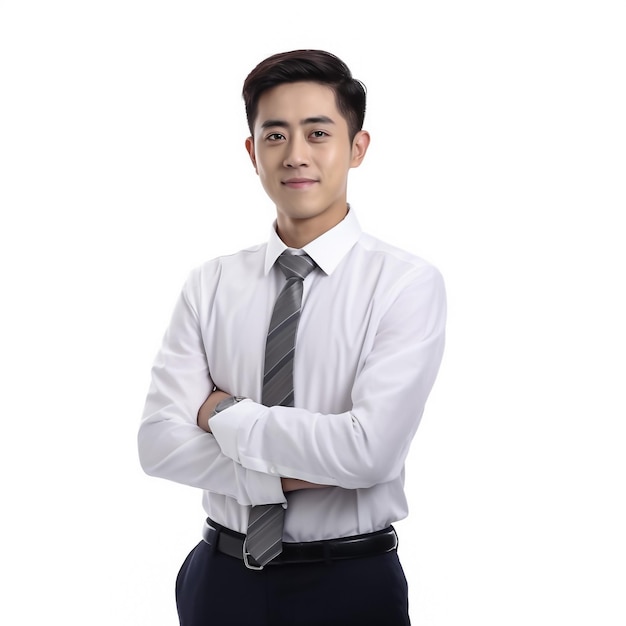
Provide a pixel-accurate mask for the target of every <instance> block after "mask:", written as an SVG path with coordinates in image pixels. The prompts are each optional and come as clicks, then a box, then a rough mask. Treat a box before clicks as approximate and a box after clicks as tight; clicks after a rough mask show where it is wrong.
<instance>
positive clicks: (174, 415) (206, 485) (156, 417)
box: [138, 273, 285, 505]
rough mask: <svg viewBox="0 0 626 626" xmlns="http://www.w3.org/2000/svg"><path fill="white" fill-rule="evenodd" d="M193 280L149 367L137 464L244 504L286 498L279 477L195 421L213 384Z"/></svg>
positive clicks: (150, 472) (157, 474)
mask: <svg viewBox="0 0 626 626" xmlns="http://www.w3.org/2000/svg"><path fill="white" fill-rule="evenodd" d="M197 281H198V276H197V275H195V274H193V273H192V275H191V276H190V278H189V280H188V281H187V283H186V284H185V287H184V288H183V291H182V293H181V295H180V298H179V299H178V302H177V304H176V307H175V309H174V312H173V315H172V319H171V322H170V325H169V327H168V329H167V332H166V334H165V337H164V339H163V343H162V346H161V349H160V351H159V353H158V355H157V357H156V359H155V362H154V365H153V368H152V379H151V384H150V389H149V391H148V396H147V399H146V404H145V408H144V413H143V417H142V420H141V424H140V427H139V433H138V447H139V459H140V462H141V466H142V468H143V469H144V471H145V472H146V473H147V474H149V475H151V476H157V477H160V478H166V479H169V480H172V481H175V482H179V483H183V484H185V485H190V486H192V487H198V488H201V489H206V490H207V491H210V492H214V493H218V494H221V495H225V496H228V497H231V498H234V499H235V500H236V501H237V502H238V503H239V504H242V505H252V504H265V503H271V502H276V503H278V502H280V503H284V502H285V496H284V494H283V491H282V487H281V482H280V477H278V476H276V475H271V474H269V473H267V472H260V471H258V470H254V469H250V468H246V467H243V466H242V465H241V464H240V463H239V462H238V461H235V460H233V459H231V458H229V457H227V456H226V455H225V454H223V452H222V450H221V449H220V446H219V445H218V444H217V441H216V440H215V437H214V436H213V435H212V434H210V433H207V432H205V431H204V430H202V429H201V428H200V427H199V426H198V425H197V421H196V420H197V414H198V409H199V408H200V406H201V405H202V403H203V402H204V401H205V400H206V398H207V397H208V395H209V393H210V392H211V391H212V389H213V381H212V379H211V376H210V371H209V365H208V363H207V358H206V353H205V350H204V346H203V342H202V336H201V331H200V324H199V320H198V315H197V309H196V307H195V306H194V300H195V299H196V294H197V292H198V288H197ZM194 284H195V285H196V288H194Z"/></svg>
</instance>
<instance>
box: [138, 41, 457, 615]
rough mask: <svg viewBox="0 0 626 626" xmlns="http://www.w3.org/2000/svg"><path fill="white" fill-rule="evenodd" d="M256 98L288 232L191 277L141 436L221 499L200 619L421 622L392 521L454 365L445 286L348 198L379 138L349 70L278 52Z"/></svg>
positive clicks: (216, 501)
mask: <svg viewBox="0 0 626 626" xmlns="http://www.w3.org/2000/svg"><path fill="white" fill-rule="evenodd" d="M243 97H244V101H245V106H246V113H247V116H248V124H249V128H250V137H249V138H248V139H247V140H246V149H247V151H248V154H249V155H250V159H251V161H252V165H253V166H254V169H255V171H256V173H257V174H258V176H259V178H260V180H261V183H262V185H263V188H264V189H265V191H266V193H267V194H268V195H269V197H270V198H271V199H272V201H273V202H274V203H275V205H276V221H275V223H274V224H273V227H272V229H271V232H270V237H269V240H268V242H267V243H265V244H263V245H258V246H255V247H251V248H248V249H246V250H242V251H241V252H239V253H236V254H233V255H231V256H225V257H221V258H217V259H213V260H211V261H209V262H207V263H205V264H204V265H202V266H201V267H199V268H197V269H196V270H194V271H193V272H192V273H191V274H190V276H189V279H188V281H187V283H186V284H185V286H184V289H183V292H182V295H181V297H180V299H179V302H178V304H177V306H176V308H175V311H174V314H173V318H172V321H171V325H170V327H169V329H168V331H167V333H166V335H165V338H164V341H163V345H162V348H161V351H160V353H159V355H158V357H157V359H156V362H155V365H154V368H153V373H152V385H151V388H150V391H149V394H148V398H147V401H146V407H145V412H144V416H143V420H142V423H141V426H140V431H139V450H140V459H141V463H142V466H143V468H144V470H145V471H146V472H147V473H148V474H151V475H154V476H159V477H162V478H167V479H170V480H174V481H178V482H181V483H184V484H187V485H191V486H193V487H199V488H200V489H202V490H203V506H204V509H205V511H206V514H207V515H208V519H207V521H206V523H205V526H204V529H203V540H202V541H200V542H199V544H198V545H197V546H196V547H195V548H194V549H193V550H192V552H191V553H190V554H189V556H188V557H187V559H186V561H185V563H184V564H183V567H182V569H181V571H180V573H179V575H178V579H177V584H176V598H177V605H178V613H179V616H180V623H181V624H182V625H183V626H200V625H204V624H219V625H220V626H223V625H226V624H238V625H240V624H246V625H248V624H250V625H252V624H259V625H271V626H280V625H285V626H286V625H289V626H299V625H305V624H315V625H316V626H320V625H322V624H323V625H325V626H328V625H332V624H337V625H339V624H340V625H341V626H346V625H350V624H358V625H359V626H364V625H367V624H377V625H381V626H395V625H401V624H402V625H404V624H409V623H410V622H409V616H408V593H407V584H406V580H405V577H404V574H403V571H402V567H401V565H400V562H399V560H398V555H397V551H396V546H397V537H396V534H395V531H394V529H393V527H392V524H393V522H395V521H397V520H400V519H402V518H404V517H405V516H406V515H407V502H406V497H405V493H404V461H405V458H406V455H407V453H408V450H409V445H410V442H411V440H412V438H413V435H414V434H415V431H416V429H417V427H418V424H419V421H420V418H421V416H422V412H423V410H424V405H425V402H426V399H427V397H428V395H429V393H430V390H431V388H432V385H433V383H434V381H435V377H436V375H437V371H438V368H439V364H440V361H441V358H442V353H443V345H444V326H445V293H444V285H443V281H442V278H441V276H440V274H439V272H438V271H437V270H436V269H435V268H434V267H433V266H432V265H430V264H428V263H427V262H425V261H423V260H422V259H420V258H418V257H415V256H413V255H411V254H409V253H408V252H405V251H402V250H398V249H396V248H394V247H392V246H389V245H387V244H385V243H383V242H381V241H378V240H377V239H375V238H373V237H371V236H369V235H367V234H365V233H363V232H362V231H361V229H360V227H359V224H358V222H357V218H356V215H355V212H354V209H353V208H351V207H350V206H349V205H348V202H347V181H348V173H349V171H350V169H351V168H354V167H358V166H359V165H360V164H361V163H362V161H363V158H364V157H365V155H366V152H367V149H368V146H369V141H370V138H369V134H368V133H367V132H366V131H364V130H363V129H362V125H363V119H364V115H365V89H364V87H363V85H362V84H361V83H360V82H359V81H357V80H355V79H353V78H352V75H351V73H350V70H349V69H348V68H347V67H346V66H345V64H344V63H343V62H342V61H341V60H339V59H338V58H337V57H335V56H334V55H332V54H329V53H327V52H323V51H316V50H300V51H292V52H287V53H281V54H277V55H274V56H272V57H270V58H268V59H266V60H264V61H262V62H261V63H260V64H259V65H258V66H257V67H256V68H255V69H254V70H253V71H252V72H251V73H250V74H249V76H248V77H247V79H246V81H245V83H244V88H243ZM380 209H381V210H382V211H388V210H390V207H380ZM294 255H295V256H294ZM303 255H305V256H303ZM296 257H298V258H296ZM287 266H289V267H287ZM292 266H293V267H296V266H297V269H296V270H293V267H292ZM294 272H295V273H294ZM290 290H291V291H290ZM288 292H289V295H288V296H285V295H284V294H285V293H288ZM294 294H295V295H294ZM282 298H287V299H288V300H289V301H290V302H291V304H289V305H285V304H284V302H285V300H283V299H282ZM279 303H280V304H279ZM290 306H292V308H291V309H290V308H289V307H290ZM281 316H282V317H281ZM268 328H269V333H268ZM285 329H290V332H288V333H287V335H289V336H287V337H286V336H284V335H283V334H281V333H284V332H285ZM259 520H260V522H259ZM259 528H260V529H261V531H262V532H261V533H259V532H258V531H259ZM276 534H277V535H278V539H276ZM259 537H262V539H261V540H260V539H259ZM270 537H271V538H270ZM261 544H262V547H261Z"/></svg>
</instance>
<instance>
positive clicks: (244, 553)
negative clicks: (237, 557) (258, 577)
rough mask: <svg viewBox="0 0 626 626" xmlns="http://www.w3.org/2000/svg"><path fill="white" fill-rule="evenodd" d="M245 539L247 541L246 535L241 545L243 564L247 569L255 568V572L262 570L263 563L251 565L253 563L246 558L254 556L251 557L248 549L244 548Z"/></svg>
mask: <svg viewBox="0 0 626 626" xmlns="http://www.w3.org/2000/svg"><path fill="white" fill-rule="evenodd" d="M247 541H248V538H247V537H246V538H245V539H244V540H243V547H242V556H243V564H244V565H245V566H246V567H247V568H248V569H251V570H255V571H257V572H258V571H260V570H262V569H263V565H253V564H252V563H251V562H250V560H249V558H248V557H252V558H254V557H253V556H252V555H251V554H250V553H249V552H248V550H247V549H246V542H247Z"/></svg>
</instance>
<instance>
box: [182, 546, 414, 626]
mask: <svg viewBox="0 0 626 626" xmlns="http://www.w3.org/2000/svg"><path fill="white" fill-rule="evenodd" d="M176 604H177V607H178V615H179V618H180V624H181V626H351V625H352V624H354V625H355V626H356V625H358V626H407V625H409V624H410V621H409V615H408V589H407V583H406V579H405V577H404V572H403V571H402V566H401V565H400V561H399V560H398V555H397V553H396V552H395V551H393V552H387V553H386V554H381V555H376V556H368V557H360V558H354V559H346V560H337V561H329V562H327V563H302V564H290V565H268V566H266V567H265V569H263V570H262V571H252V570H249V569H247V568H246V567H245V565H244V564H243V561H242V560H239V559H236V558H234V557H231V556H228V555H225V554H222V553H220V552H218V551H216V550H215V548H214V547H213V546H210V545H209V544H207V543H205V542H204V541H201V542H200V543H199V544H198V545H197V546H196V547H195V548H194V549H193V550H192V551H191V552H190V554H189V556H188V557H187V558H186V560H185V562H184V563H183V566H182V568H181V570H180V572H179V574H178V578H177V580H176Z"/></svg>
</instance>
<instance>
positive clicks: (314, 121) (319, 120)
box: [261, 115, 335, 129]
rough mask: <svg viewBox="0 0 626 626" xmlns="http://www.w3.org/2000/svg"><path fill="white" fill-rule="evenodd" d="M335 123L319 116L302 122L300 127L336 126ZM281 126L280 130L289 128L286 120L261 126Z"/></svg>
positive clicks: (323, 116) (266, 122)
mask: <svg viewBox="0 0 626 626" xmlns="http://www.w3.org/2000/svg"><path fill="white" fill-rule="evenodd" d="M334 123H335V122H334V121H333V120H332V119H331V118H330V117H327V116H326V115H317V116H315V117H307V118H305V119H303V120H300V126H306V125H308V124H334ZM276 126H279V127H280V128H289V124H288V122H286V121H285V120H266V121H265V122H263V123H262V124H261V128H263V129H265V128H270V127H276Z"/></svg>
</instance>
